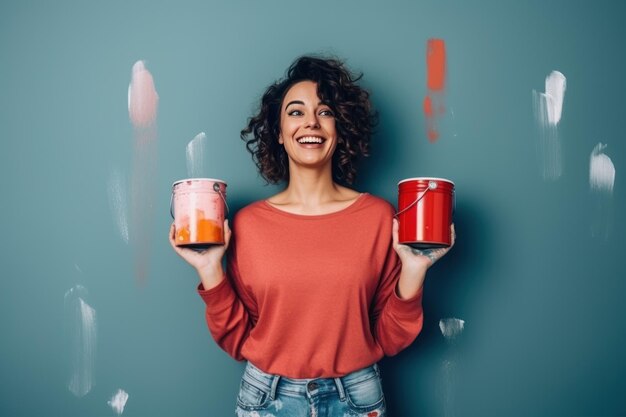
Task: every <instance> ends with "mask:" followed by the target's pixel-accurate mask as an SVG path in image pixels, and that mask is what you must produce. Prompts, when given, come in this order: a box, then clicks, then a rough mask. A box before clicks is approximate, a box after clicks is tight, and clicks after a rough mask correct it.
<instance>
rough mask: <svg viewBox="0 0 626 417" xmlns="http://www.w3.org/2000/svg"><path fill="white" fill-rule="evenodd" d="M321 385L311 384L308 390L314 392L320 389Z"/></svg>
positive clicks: (308, 385)
mask: <svg viewBox="0 0 626 417" xmlns="http://www.w3.org/2000/svg"><path fill="white" fill-rule="evenodd" d="M318 386H319V385H317V382H309V383H308V384H307V388H308V390H309V391H314V390H316V389H317V388H318Z"/></svg>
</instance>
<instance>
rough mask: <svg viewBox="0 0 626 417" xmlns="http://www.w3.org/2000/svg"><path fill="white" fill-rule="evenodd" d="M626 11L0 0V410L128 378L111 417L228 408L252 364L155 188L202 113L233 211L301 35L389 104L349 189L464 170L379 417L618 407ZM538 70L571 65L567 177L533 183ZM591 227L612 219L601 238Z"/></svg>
mask: <svg viewBox="0 0 626 417" xmlns="http://www.w3.org/2000/svg"><path fill="white" fill-rule="evenodd" d="M625 10H626V8H625V7H624V5H623V4H622V3H621V2H615V1H599V2H594V3H592V2H580V1H551V2H545V1H525V2H513V1H510V2H498V1H481V2H463V1H392V2H373V1H354V0H342V1H326V0H321V1H318V2H307V3H304V2H299V1H282V0H281V1H277V0H266V1H242V0H233V1H229V2H218V1H203V2H200V1H196V2H193V1H184V2H176V3H175V2H167V3H166V2H154V1H132V0H128V1H106V2H91V1H83V2H72V1H57V2H44V1H23V2H3V3H2V4H1V5H0V62H1V64H0V184H1V186H2V187H1V190H2V194H3V196H2V199H1V200H0V201H1V203H0V218H1V219H2V236H3V238H2V243H1V245H2V251H1V252H0V254H1V255H0V275H1V277H2V278H1V279H0V334H1V335H2V336H1V337H2V342H1V343H0V387H1V389H0V415H3V416H41V415H58V416H110V415H115V413H114V411H113V410H112V409H111V407H110V406H109V405H108V404H107V401H109V400H110V399H111V397H112V395H113V394H114V393H115V391H116V390H117V389H120V388H121V389H123V390H125V391H126V392H128V394H129V399H128V402H127V404H126V409H125V410H124V414H123V415H125V416H174V415H176V416H190V417H191V416H230V415H233V411H234V407H235V397H236V393H237V389H238V383H239V378H240V376H241V372H242V369H243V365H242V364H241V363H237V362H235V361H234V360H232V359H231V358H229V357H228V356H227V355H226V354H225V353H224V352H222V351H221V350H220V349H219V348H218V347H217V346H216V345H215V343H214V342H213V341H212V339H211V337H210V334H209V332H208V330H207V329H206V326H205V323H204V317H203V304H202V301H201V299H200V298H199V297H198V295H197V294H196V292H195V286H196V284H197V277H196V276H195V275H194V272H193V271H192V270H191V268H190V267H189V266H187V265H186V264H185V263H184V262H183V261H181V260H180V259H179V258H178V257H177V256H176V255H175V254H174V252H173V251H172V250H171V248H170V247H169V244H168V242H167V239H166V237H167V230H168V227H169V224H170V217H169V213H168V205H169V197H170V187H171V183H172V182H173V181H175V180H177V179H180V178H184V177H186V167H185V147H186V145H187V143H188V142H189V141H190V140H191V139H192V138H193V137H194V136H195V135H196V134H198V133H199V132H201V131H204V132H206V134H207V137H208V141H209V143H210V146H209V150H210V152H209V153H208V155H207V157H206V164H207V166H208V167H209V168H208V172H207V175H210V176H212V177H217V178H222V179H224V180H226V181H227V182H228V185H229V188H228V192H229V195H228V198H229V202H230V204H231V206H232V207H233V208H234V209H235V210H236V209H238V208H240V207H242V206H243V205H245V204H247V203H249V202H251V201H254V200H257V199H260V198H264V197H266V196H268V195H270V194H272V193H274V192H276V190H277V189H276V188H275V187H266V186H264V185H263V184H264V182H263V181H262V180H261V179H260V178H258V176H257V173H256V171H255V168H254V166H253V164H252V162H251V160H250V156H249V154H248V153H247V152H246V151H245V147H244V145H243V143H242V142H241V141H240V140H239V138H238V135H239V131H240V129H241V128H242V127H243V126H244V125H245V123H246V120H247V118H248V117H249V116H250V115H251V114H252V112H253V111H254V109H255V108H256V105H257V103H258V99H259V97H260V95H261V94H262V92H263V91H264V88H265V87H266V86H267V85H268V84H269V83H271V82H273V81H274V80H275V79H277V78H279V77H281V76H282V74H283V73H284V70H285V69H286V68H287V66H288V65H289V64H290V63H291V62H292V61H293V59H294V58H295V57H297V56H299V55H302V54H305V53H310V52H318V53H319V52H321V53H328V54H335V55H338V56H340V57H342V58H343V59H345V60H346V61H347V63H348V65H349V66H351V67H352V68H353V69H355V70H358V71H362V72H363V73H364V78H363V81H362V82H363V85H364V86H365V87H367V88H368V89H370V90H371V92H372V100H373V103H374V105H375V106H376V108H377V109H378V110H379V112H380V126H379V129H378V133H377V134H376V136H375V137H374V139H373V144H372V147H373V155H372V157H371V158H369V159H368V160H367V162H365V163H364V164H363V165H362V171H361V175H360V177H359V181H358V183H357V184H356V188H357V189H358V190H360V191H369V192H371V193H373V194H377V195H380V196H382V197H384V198H386V199H388V200H389V201H391V202H394V203H395V201H396V183H397V182H398V181H399V180H400V179H403V178H407V177H413V176H438V177H446V178H450V179H453V180H454V181H455V182H456V186H457V199H458V202H457V210H456V225H457V233H458V243H457V246H456V247H455V248H454V250H453V252H451V253H450V254H449V256H448V257H446V259H445V261H442V262H441V263H439V264H437V265H436V266H435V267H434V268H433V269H432V270H431V271H430V272H429V274H428V277H427V282H426V289H425V301H424V307H425V326H424V330H423V332H422V334H421V335H420V336H419V337H418V339H417V340H416V342H415V343H414V344H413V345H411V346H410V347H409V348H408V349H406V350H405V351H403V352H402V353H400V354H399V355H398V356H396V357H394V358H387V359H385V360H383V362H382V364H381V365H382V372H383V378H384V384H385V388H386V395H387V400H388V403H389V410H390V412H391V415H392V416H400V417H405V416H433V415H445V416H446V417H451V416H453V415H459V416H461V415H462V416H488V415H492V416H502V415H508V416H527V415H534V416H569V415H626V402H625V401H624V399H623V393H624V389H625V384H624V375H626V361H625V360H624V359H623V346H625V345H626V324H625V322H624V320H623V319H622V318H623V317H624V314H625V310H624V307H623V303H622V300H623V298H624V296H625V294H626V278H625V277H626V267H625V266H624V263H623V252H624V249H625V248H626V246H625V245H624V242H625V240H624V239H625V238H624V236H626V233H625V227H624V221H623V219H624V217H623V213H624V212H626V211H625V210H624V205H625V202H626V198H625V195H626V194H625V192H624V188H623V185H622V184H623V182H622V181H621V178H622V177H621V174H622V170H624V169H626V161H625V157H626V152H625V145H624V143H625V141H624V129H623V123H624V115H625V114H626V113H625V110H626V109H625V107H624V104H623V103H624V101H623V98H624V97H625V96H626V82H625V81H624V74H626V60H625V54H624V50H625V49H624V46H625V45H624V39H626V26H625V25H624V20H625V17H626V16H625ZM433 37H434V38H442V39H444V40H445V42H446V47H447V57H448V62H447V63H448V72H447V81H448V82H447V87H446V93H445V102H446V112H445V114H444V115H443V116H442V117H441V118H440V119H439V120H438V124H439V128H440V131H441V137H440V138H439V140H438V141H437V142H435V143H429V141H428V140H427V139H426V136H425V132H426V121H425V119H424V113H423V110H422V101H423V99H424V96H425V95H426V93H427V91H426V61H425V56H426V41H427V39H429V38H433ZM138 60H145V61H146V65H147V67H148V69H149V70H150V71H151V73H152V74H153V76H154V80H155V84H156V89H157V91H158V94H159V97H160V105H159V114H158V126H157V135H158V137H157V141H156V145H154V147H153V148H152V149H151V150H150V152H153V155H152V156H150V161H148V162H146V161H145V160H143V161H142V158H147V156H146V154H142V153H141V149H139V150H138V149H137V148H136V147H135V146H134V141H135V135H136V133H135V132H134V131H133V128H132V126H131V124H130V122H129V118H128V110H127V88H128V84H129V81H130V77H131V68H132V65H133V64H134V63H135V62H136V61H138ZM552 70H558V71H560V72H562V73H563V74H564V75H565V76H566V77H567V91H566V94H565V101H564V106H563V117H562V119H561V122H560V124H559V126H558V135H559V138H560V141H561V146H562V162H563V173H562V175H561V177H560V178H558V179H556V180H545V179H544V178H543V177H542V174H541V172H542V171H541V161H540V155H539V154H538V150H537V146H538V135H539V134H540V132H538V129H537V120H536V118H535V116H534V114H533V101H532V91H533V90H537V91H539V92H542V91H544V80H545V77H546V76H547V75H548V74H549V73H550V72H551V71H552ZM599 142H602V143H605V144H608V147H607V148H606V149H605V153H606V154H607V155H608V156H609V157H610V158H611V160H612V161H613V163H614V165H615V168H616V171H617V174H616V180H615V188H614V191H613V194H612V196H606V195H605V196H604V197H599V196H598V193H594V192H592V191H591V190H590V185H589V159H590V154H591V151H592V149H593V148H594V146H596V144H598V143H599ZM142 164H143V165H142ZM138 165H141V166H143V167H144V168H143V177H142V178H143V180H145V181H146V182H147V184H145V185H146V187H147V188H148V189H149V190H152V191H148V194H147V195H148V198H147V200H145V199H144V200H145V201H143V202H136V200H133V198H132V196H130V195H128V200H127V201H126V206H127V208H128V209H129V210H130V209H131V207H129V206H131V205H132V204H133V201H135V203H134V204H144V206H143V208H144V209H146V210H153V211H152V213H153V214H151V215H150V216H147V217H146V218H144V219H142V222H143V223H142V224H143V226H142V227H144V228H148V229H149V230H150V233H144V234H143V235H142V236H143V237H142V239H143V240H141V241H137V240H136V239H135V237H134V236H133V233H132V231H133V228H134V227H135V229H137V226H136V225H134V224H133V219H132V218H130V217H129V220H128V222H129V224H128V225H129V228H130V230H131V236H130V241H129V242H126V241H125V240H124V239H123V237H122V236H121V234H120V232H119V230H118V226H117V223H116V215H118V214H119V213H118V212H116V211H115V210H114V204H113V203H112V200H111V199H112V197H111V195H112V194H111V193H112V191H111V190H112V188H111V187H112V184H122V185H124V184H126V185H127V188H125V190H126V191H127V192H129V190H130V189H131V188H132V187H131V186H130V184H131V183H132V181H133V180H132V178H133V175H135V176H136V175H137V174H136V171H137V166H138ZM133 167H135V168H133ZM133 170H135V171H133ZM116 178H117V179H118V180H120V179H121V181H120V182H117V183H116V182H115V181H114V180H115V179H116ZM150 187H152V188H150ZM123 190H124V189H123ZM120 195H126V194H120ZM116 213H117V214H116ZM131 217H132V216H131ZM598 219H599V220H598ZM594 221H601V222H606V224H604V226H602V227H604V229H603V230H604V232H603V233H600V234H599V235H594V233H592V232H593V231H594V230H596V229H594V227H597V225H596V224H594ZM596 231H597V230H596ZM134 239H135V240H134ZM142 263H143V264H142ZM142 268H143V269H142ZM139 270H141V271H142V272H138V271H139ZM142 274H143V275H142ZM140 276H143V278H142V277H140ZM77 285H80V286H82V287H84V290H81V291H84V293H85V294H86V295H85V301H86V302H88V304H89V305H90V306H91V307H92V308H93V309H94V310H95V312H96V318H97V344H96V350H95V353H94V355H95V356H94V358H95V363H94V365H93V369H94V378H95V385H94V386H93V388H92V389H91V390H90V391H89V393H87V394H86V395H84V396H75V395H74V394H72V393H71V392H70V391H69V390H68V381H69V377H70V375H71V373H72V369H73V366H74V365H73V362H72V360H73V359H75V358H73V357H72V352H74V351H73V350H72V349H73V346H74V345H73V341H72V340H73V339H72V338H73V337H76V335H77V329H76V323H75V321H73V320H74V316H72V314H73V313H72V312H71V311H69V312H68V298H67V297H66V293H67V292H68V291H69V290H70V289H72V288H76V286H77ZM69 296H70V297H71V293H70V295H69ZM70 301H71V300H70ZM446 317H457V318H461V319H463V320H464V321H465V329H464V332H463V334H462V336H461V337H460V338H458V339H457V340H456V343H455V344H449V343H446V341H445V340H444V338H443V336H442V335H441V332H440V330H439V327H438V323H439V320H440V319H442V318H446ZM450 364H452V365H450Z"/></svg>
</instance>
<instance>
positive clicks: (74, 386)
mask: <svg viewBox="0 0 626 417" xmlns="http://www.w3.org/2000/svg"><path fill="white" fill-rule="evenodd" d="M86 296H87V290H86V289H85V287H83V286H82V285H76V286H75V287H74V288H72V289H70V290H69V291H67V292H66V293H65V297H64V301H65V310H66V314H67V316H68V321H69V327H70V333H71V358H72V369H71V372H70V378H69V383H68V389H69V390H70V392H71V393H72V394H74V395H75V396H77V397H83V396H84V395H86V394H87V393H88V392H89V391H91V389H92V388H93V387H94V385H95V372H94V370H95V366H94V365H95V357H96V342H97V329H96V310H94V309H93V308H92V307H91V306H90V305H89V304H87V303H86V302H85V300H84V298H86Z"/></svg>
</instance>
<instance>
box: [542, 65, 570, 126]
mask: <svg viewBox="0 0 626 417" xmlns="http://www.w3.org/2000/svg"><path fill="white" fill-rule="evenodd" d="M566 86H567V80H566V79H565V75H563V74H562V73H560V72H559V71H552V72H551V73H550V74H549V75H548V76H547V77H546V93H545V96H546V103H547V104H548V106H547V112H548V123H550V124H551V125H554V126H556V125H557V124H558V123H559V122H560V121H561V114H562V113H563V100H564V98H565V88H566Z"/></svg>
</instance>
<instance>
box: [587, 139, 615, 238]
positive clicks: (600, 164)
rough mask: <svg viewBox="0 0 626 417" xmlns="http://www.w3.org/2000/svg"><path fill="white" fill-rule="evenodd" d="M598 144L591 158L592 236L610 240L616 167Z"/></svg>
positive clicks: (603, 147) (603, 146)
mask: <svg viewBox="0 0 626 417" xmlns="http://www.w3.org/2000/svg"><path fill="white" fill-rule="evenodd" d="M606 147H607V146H606V145H603V144H602V143H598V144H597V145H596V146H595V147H594V148H593V151H592V152H591V156H590V158H589V187H590V189H591V194H592V195H591V198H592V210H593V212H592V215H591V236H592V237H594V238H602V239H604V240H608V238H609V236H610V235H611V230H612V229H613V217H614V214H613V213H614V209H613V185H614V183H615V166H614V165H613V161H611V158H609V157H608V155H606V154H605V153H604V149H606Z"/></svg>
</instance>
